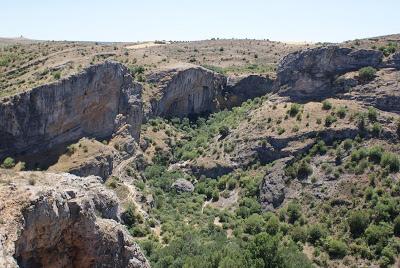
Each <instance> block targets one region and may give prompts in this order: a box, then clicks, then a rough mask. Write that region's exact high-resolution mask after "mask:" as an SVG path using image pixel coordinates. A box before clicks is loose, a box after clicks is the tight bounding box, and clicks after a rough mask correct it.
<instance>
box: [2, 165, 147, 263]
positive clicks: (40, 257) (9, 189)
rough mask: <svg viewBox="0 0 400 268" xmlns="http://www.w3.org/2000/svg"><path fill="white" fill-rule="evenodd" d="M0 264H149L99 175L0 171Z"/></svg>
mask: <svg viewBox="0 0 400 268" xmlns="http://www.w3.org/2000/svg"><path fill="white" fill-rule="evenodd" d="M0 180H6V181H12V182H10V183H9V184H0V211H1V214H2V224H1V225H0V267H121V268H122V267H131V268H139V267H150V265H149V263H148V261H147V260H146V258H145V256H144V255H143V253H142V252H141V250H140V248H139V246H138V245H137V244H136V243H135V242H134V241H133V239H132V237H131V236H130V235H129V233H128V232H127V230H126V228H125V227H124V226H123V225H121V224H120V223H119V221H120V217H119V207H118V204H119V201H118V199H117V197H116V196H115V194H114V193H113V192H111V191H110V190H108V189H106V188H105V187H104V186H103V185H102V184H101V179H100V178H98V177H94V176H90V177H85V178H82V177H77V176H74V175H71V174H66V173H64V174H53V173H43V172H19V173H14V172H2V173H1V175H0Z"/></svg>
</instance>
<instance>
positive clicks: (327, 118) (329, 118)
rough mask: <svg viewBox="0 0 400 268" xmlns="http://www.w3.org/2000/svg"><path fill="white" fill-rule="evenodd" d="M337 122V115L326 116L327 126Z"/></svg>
mask: <svg viewBox="0 0 400 268" xmlns="http://www.w3.org/2000/svg"><path fill="white" fill-rule="evenodd" d="M335 122H336V117H335V116H333V115H328V116H327V117H326V118H325V126H326V127H330V126H331V125H332V124H333V123H335Z"/></svg>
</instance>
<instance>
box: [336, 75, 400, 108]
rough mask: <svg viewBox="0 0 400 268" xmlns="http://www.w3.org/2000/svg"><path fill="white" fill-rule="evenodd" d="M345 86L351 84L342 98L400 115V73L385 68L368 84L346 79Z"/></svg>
mask: <svg viewBox="0 0 400 268" xmlns="http://www.w3.org/2000/svg"><path fill="white" fill-rule="evenodd" d="M344 81H347V82H344V84H351V85H350V86H349V87H347V88H346V89H345V91H346V92H345V93H344V94H341V95H339V97H340V98H343V99H350V100H355V101H358V102H362V103H364V104H365V105H367V106H374V107H376V108H378V109H380V110H383V111H387V112H396V113H400V106H399V102H400V84H399V81H400V71H398V70H395V69H392V68H384V69H381V70H379V71H378V72H377V74H376V77H375V78H374V79H373V80H372V81H369V82H368V83H359V82H357V81H355V82H353V83H351V82H352V81H354V79H352V78H347V79H345V80H344Z"/></svg>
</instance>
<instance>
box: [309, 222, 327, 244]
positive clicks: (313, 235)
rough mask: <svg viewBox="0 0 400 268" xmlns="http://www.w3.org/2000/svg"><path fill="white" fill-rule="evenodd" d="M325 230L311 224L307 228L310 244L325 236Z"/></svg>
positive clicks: (318, 225)
mask: <svg viewBox="0 0 400 268" xmlns="http://www.w3.org/2000/svg"><path fill="white" fill-rule="evenodd" d="M326 233H327V231H326V229H325V228H324V227H323V226H322V225H321V224H312V225H310V226H309V227H308V241H310V242H311V243H312V244H314V243H315V242H317V241H319V240H321V239H322V238H324V237H325V236H326Z"/></svg>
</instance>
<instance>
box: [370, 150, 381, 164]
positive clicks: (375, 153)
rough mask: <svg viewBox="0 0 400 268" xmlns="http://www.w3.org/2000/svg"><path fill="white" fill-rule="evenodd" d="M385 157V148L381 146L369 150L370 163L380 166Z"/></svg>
mask: <svg viewBox="0 0 400 268" xmlns="http://www.w3.org/2000/svg"><path fill="white" fill-rule="evenodd" d="M382 155H383V148H382V147H380V146H373V147H371V148H370V149H369V150H368V158H369V161H371V162H373V163H375V164H379V163H380V162H381V159H382Z"/></svg>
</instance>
